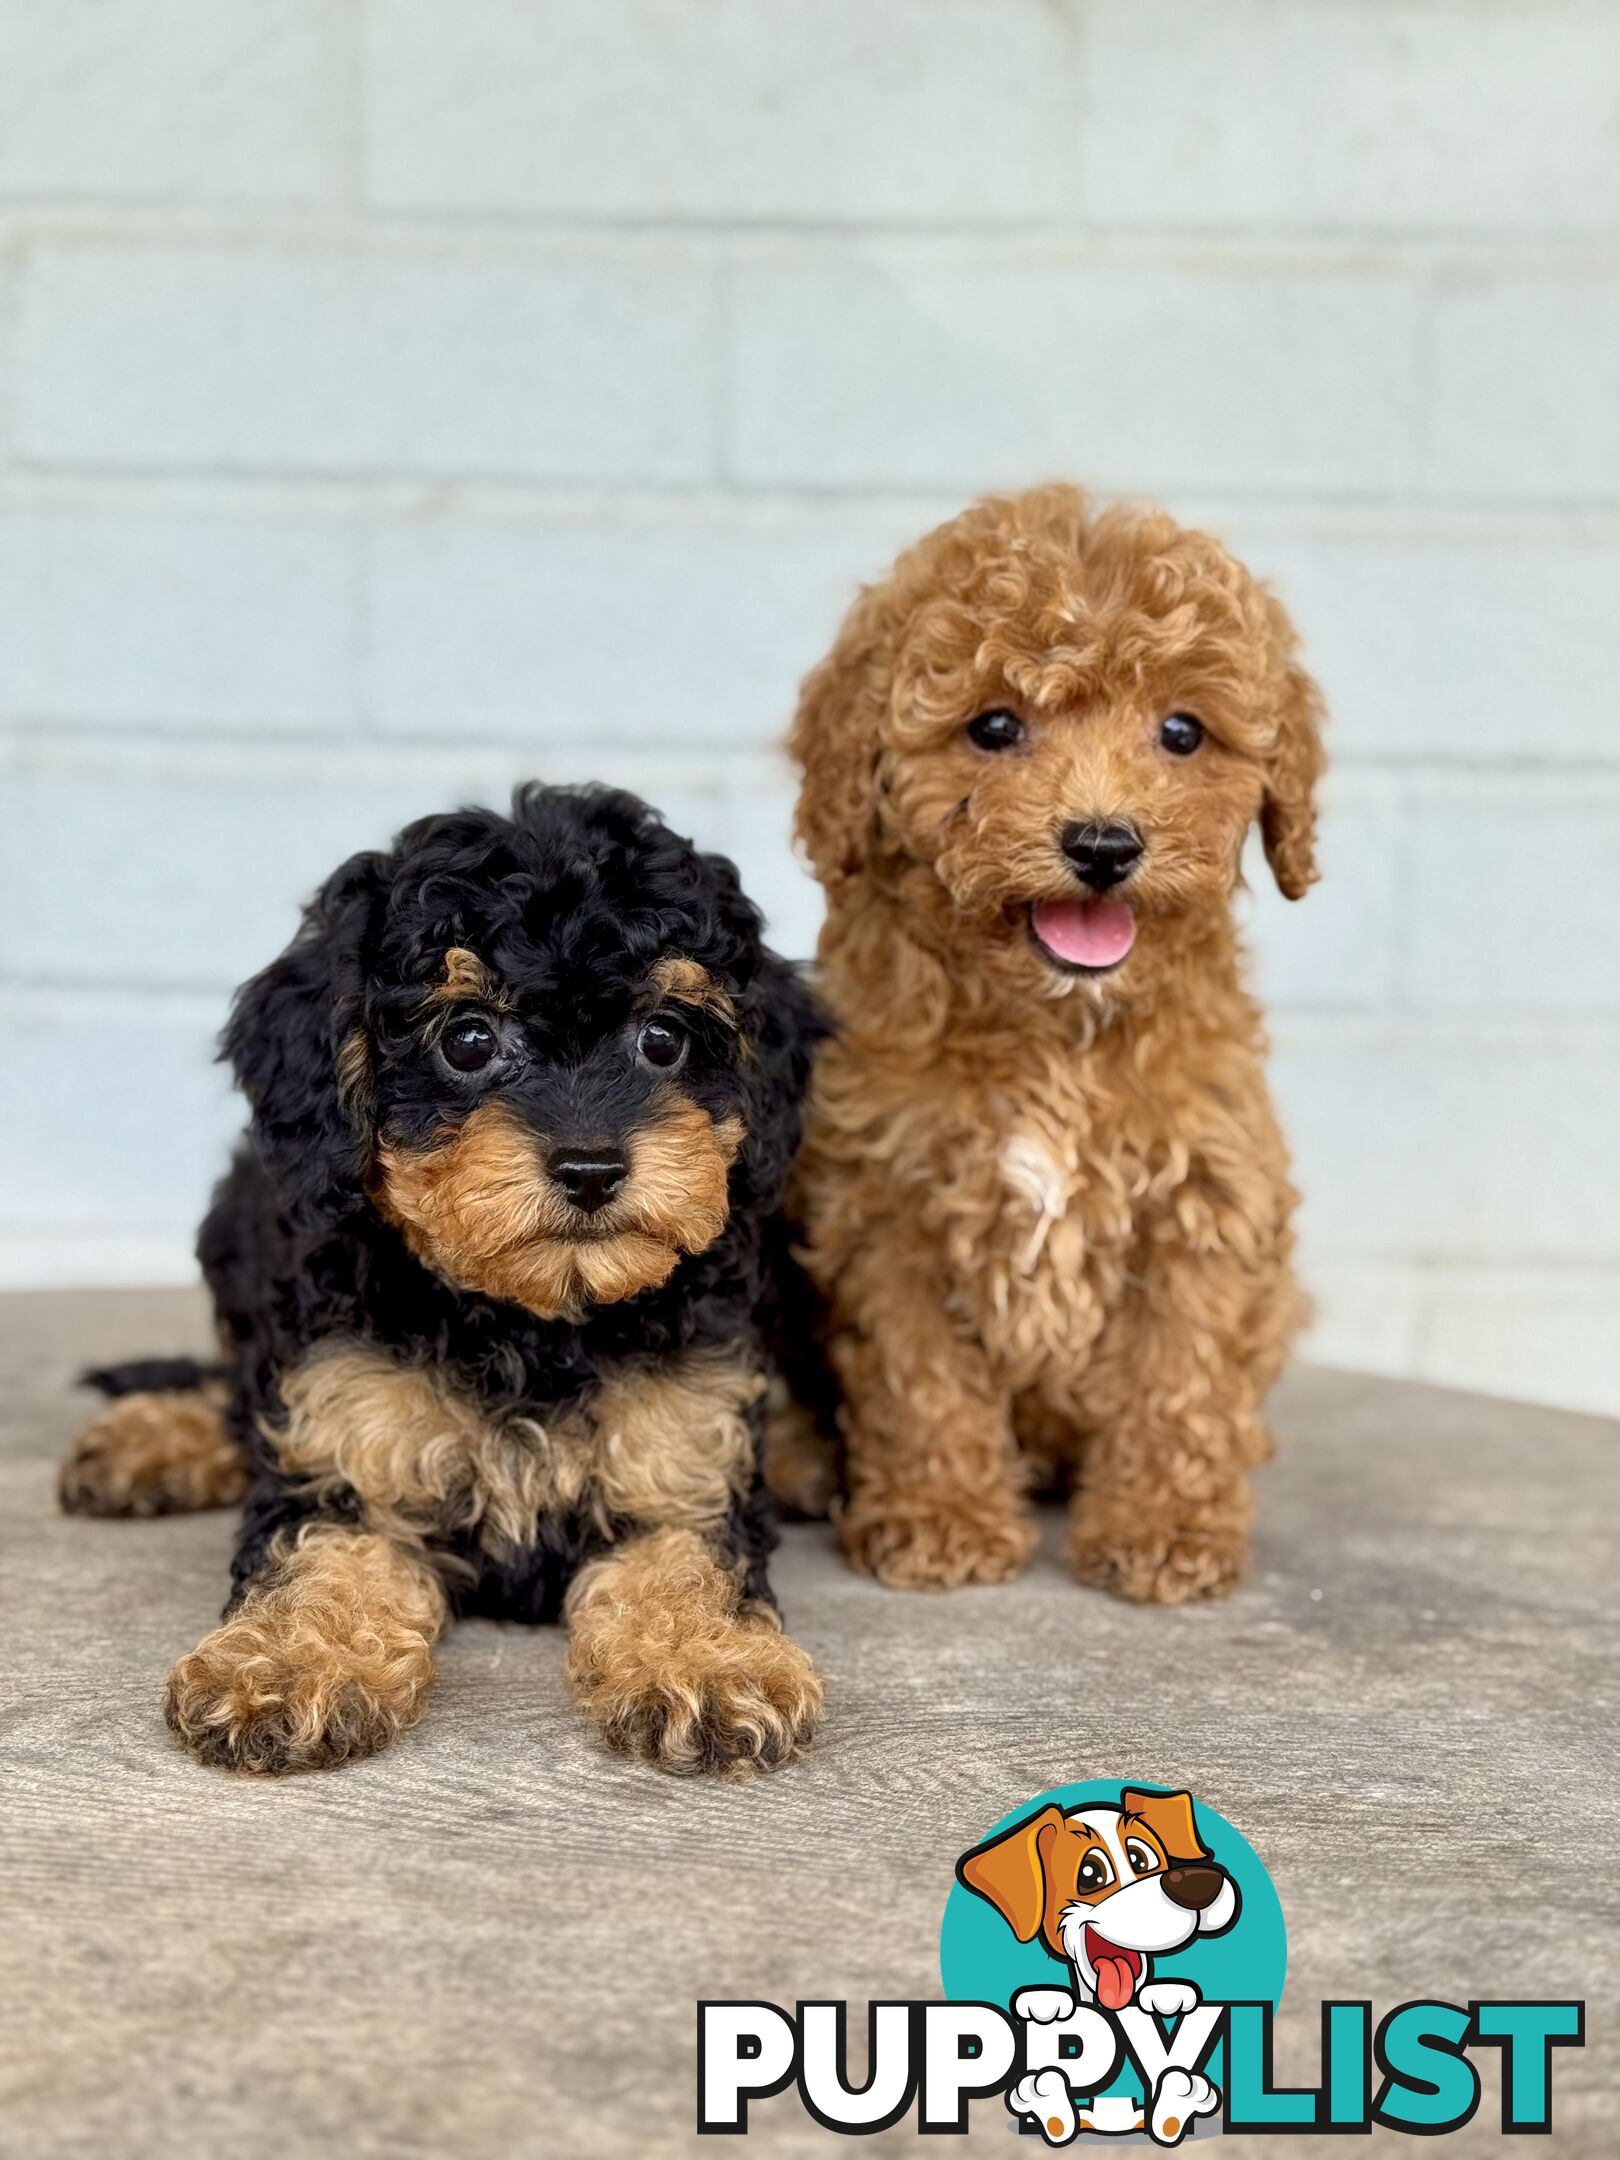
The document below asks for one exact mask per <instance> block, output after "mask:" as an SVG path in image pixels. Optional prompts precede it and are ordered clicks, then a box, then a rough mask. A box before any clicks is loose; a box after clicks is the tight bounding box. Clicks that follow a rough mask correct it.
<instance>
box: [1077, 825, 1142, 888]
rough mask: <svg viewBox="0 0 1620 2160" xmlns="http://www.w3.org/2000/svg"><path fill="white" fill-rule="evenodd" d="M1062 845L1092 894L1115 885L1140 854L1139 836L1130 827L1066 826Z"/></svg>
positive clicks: (1082, 881)
mask: <svg viewBox="0 0 1620 2160" xmlns="http://www.w3.org/2000/svg"><path fill="white" fill-rule="evenodd" d="M1061 844H1062V848H1063V852H1064V854H1065V855H1067V856H1068V858H1069V860H1070V862H1071V863H1073V865H1074V867H1075V871H1076V874H1077V875H1078V877H1079V879H1080V882H1081V883H1082V884H1083V885H1089V886H1090V887H1091V889H1092V891H1093V892H1107V890H1108V888H1109V886H1110V885H1117V884H1118V883H1119V881H1120V879H1121V878H1122V877H1124V876H1125V874H1126V872H1127V871H1128V870H1129V869H1130V868H1131V867H1132V865H1133V864H1134V863H1135V862H1137V861H1138V860H1139V858H1140V856H1141V853H1142V835H1141V834H1140V833H1139V832H1138V831H1137V830H1136V828H1135V827H1134V826H1133V825H1066V826H1065V827H1064V828H1063V839H1062V843H1061Z"/></svg>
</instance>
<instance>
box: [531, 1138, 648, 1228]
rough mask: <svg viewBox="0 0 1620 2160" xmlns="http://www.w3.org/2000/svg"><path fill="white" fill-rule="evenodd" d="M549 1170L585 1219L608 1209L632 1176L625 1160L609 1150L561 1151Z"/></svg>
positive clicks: (564, 1149)
mask: <svg viewBox="0 0 1620 2160" xmlns="http://www.w3.org/2000/svg"><path fill="white" fill-rule="evenodd" d="M546 1168H547V1169H548V1170H549V1171H550V1172H551V1174H552V1176H553V1177H554V1178H555V1179H556V1181H557V1183H558V1184H559V1185H560V1186H561V1187H562V1189H563V1191H564V1192H565V1193H566V1194H567V1195H568V1197H569V1199H570V1200H571V1201H572V1202H573V1203H574V1205H575V1207H577V1208H578V1209H579V1211H580V1213H581V1214H582V1215H594V1214H595V1213H596V1211H597V1209H598V1208H603V1207H606V1206H607V1204H608V1202H609V1201H610V1200H611V1199H612V1198H613V1195H614V1194H615V1193H616V1192H617V1191H618V1189H619V1187H620V1186H621V1185H622V1184H623V1183H624V1181H625V1179H626V1178H627V1177H628V1176H629V1175H630V1165H629V1164H628V1163H627V1162H626V1161H625V1159H624V1157H623V1156H622V1155H615V1154H613V1153H611V1152H610V1151H609V1150H608V1149H606V1148H558V1149H557V1150H556V1152H555V1153H554V1154H553V1155H552V1156H551V1157H550V1159H549V1161H548V1162H547V1164H546Z"/></svg>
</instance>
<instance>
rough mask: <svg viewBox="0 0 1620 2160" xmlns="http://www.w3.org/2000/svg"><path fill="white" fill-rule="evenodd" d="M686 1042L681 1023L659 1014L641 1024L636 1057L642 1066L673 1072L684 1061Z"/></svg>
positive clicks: (684, 1031) (637, 1038) (686, 1038)
mask: <svg viewBox="0 0 1620 2160" xmlns="http://www.w3.org/2000/svg"><path fill="white" fill-rule="evenodd" d="M687 1041H688V1037H687V1033H686V1030H685V1028H683V1027H682V1026H681V1023H680V1022H679V1021H678V1020H671V1019H668V1018H667V1017H666V1016H665V1015H664V1014H663V1013H659V1014H658V1015H657V1016H656V1017H655V1018H653V1019H651V1020H647V1021H644V1022H643V1023H642V1029H641V1033H640V1034H639V1035H638V1036H637V1037H636V1055H637V1057H639V1058H640V1060H641V1062H642V1063H643V1064H644V1065H651V1066H653V1067H654V1068H655V1069H656V1070H657V1071H659V1072H674V1071H675V1070H676V1069H677V1068H678V1067H679V1066H681V1065H682V1064H684V1063H685V1061H686V1045H687Z"/></svg>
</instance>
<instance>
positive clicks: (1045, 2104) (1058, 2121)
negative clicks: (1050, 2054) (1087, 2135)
mask: <svg viewBox="0 0 1620 2160" xmlns="http://www.w3.org/2000/svg"><path fill="white" fill-rule="evenodd" d="M1022 1992H1023V1993H1024V1994H1025V1995H1061V1994H1062V1992H1063V1990H1062V1989H1061V1988H1025V1989H1023V1990H1022ZM1007 2107H1008V2111H1009V2112H1010V2113H1011V2114H1014V2115H1027V2116H1028V2117H1029V2119H1030V2121H1031V2122H1033V2123H1034V2124H1035V2125H1036V2127H1037V2128H1038V2129H1039V2131H1040V2133H1041V2136H1042V2137H1043V2138H1045V2140H1046V2142H1047V2144H1048V2145H1067V2144H1068V2142H1069V2140H1070V2139H1071V2138H1072V2137H1073V2136H1074V2134H1075V2131H1076V2130H1077V2129H1078V2127H1079V2125H1078V2123H1077V2122H1076V2120H1075V2113H1074V2102H1073V2100H1072V2099H1071V2098H1070V2097H1069V2085H1068V2080H1067V2079H1066V2078H1065V2077H1064V2075H1063V2072H1062V2071H1061V2070H1032V2071H1031V2072H1030V2073H1029V2075H1028V2076H1027V2077H1021V2078H1020V2079H1019V2080H1018V2083H1017V2084H1016V2085H1014V2086H1013V2088H1012V2089H1011V2091H1010V2092H1009V2093H1008V2095H1007Z"/></svg>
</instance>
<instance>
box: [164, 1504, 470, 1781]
mask: <svg viewBox="0 0 1620 2160" xmlns="http://www.w3.org/2000/svg"><path fill="white" fill-rule="evenodd" d="M444 1611H445V1606H444V1593H443V1590H442V1588H441V1586H440V1585H439V1582H438V1580H437V1578H436V1577H435V1576H434V1574H433V1572H432V1570H431V1569H430V1568H429V1567H427V1566H426V1565H425V1563H423V1562H422V1561H421V1560H419V1559H417V1558H415V1557H414V1556H412V1555H409V1554H406V1553H401V1552H397V1551H395V1550H394V1549H393V1548H391V1547H390V1546H389V1545H388V1544H387V1542H386V1541H385V1540H384V1539H382V1538H380V1537H376V1536H373V1535H371V1534H369V1533H364V1532H342V1531H329V1532H326V1533H325V1534H321V1535H317V1536H315V1537H312V1538H310V1539H308V1540H307V1542H305V1543H304V1544H303V1545H301V1546H299V1547H297V1548H296V1549H295V1550H294V1551H293V1552H292V1553H291V1554H289V1555H287V1556H286V1557H285V1558H283V1559H281V1560H279V1561H278V1562H277V1563H276V1564H275V1567H274V1568H273V1570H272V1571H271V1573H270V1574H269V1575H268V1576H267V1578H266V1580H265V1582H264V1583H263V1584H262V1585H261V1586H259V1587H256V1588H255V1589H253V1590H250V1591H249V1593H248V1596H247V1598H246V1599H245V1601H244V1602H243V1604H242V1607H241V1609H240V1610H239V1611H238V1612H236V1613H234V1614H233V1615H232V1616H231V1618H230V1619H228V1620H226V1621H225V1622H224V1623H223V1625H222V1626H220V1627H217V1628H215V1630H214V1632H213V1633H212V1634H211V1635H207V1636H205V1637H204V1638H203V1640H202V1641H201V1642H200V1643H199V1644H198V1645H197V1648H196V1649H195V1650H193V1651H192V1652H191V1653H190V1655H189V1656H187V1657H183V1658H182V1659H181V1660H180V1662H179V1664H178V1665H176V1666H175V1668H174V1670H173V1671H172V1672H171V1673H170V1675H169V1681H168V1687H167V1689H166V1691H165V1695H164V1704H163V1710H164V1716H165V1717H166V1718H167V1720H168V1723H169V1726H170V1728H171V1730H172V1731H174V1732H175V1733H177V1734H178V1735H179V1737H180V1738H181V1739H182V1740H183V1741H184V1742H185V1744H186V1746H187V1747H189V1748H190V1749H191V1751H192V1753H193V1754H195V1755H197V1756H198V1757H200V1758H201V1760H202V1761H204V1762H207V1763H213V1764H216V1765H217V1766H219V1767H220V1768H223V1769H228V1770H246V1771H251V1772H254V1773H257V1774H260V1775H265V1774H273V1773H278V1772H282V1771H290V1770H320V1769H326V1768H329V1767H330V1766H332V1765H333V1764H335V1763H342V1762H349V1761H352V1760H355V1759H357V1758H358V1757H360V1756H364V1755H374V1754H375V1753H376V1752H377V1750H378V1749H379V1748H383V1747H386V1746H387V1745H388V1743H389V1742H390V1741H391V1740H393V1739H394V1738H395V1736H396V1735H397V1734H399V1733H401V1732H403V1731H404V1730H405V1729H406V1727H407V1726H410V1725H414V1724H415V1723H416V1720H417V1719H418V1718H419V1717H420V1716H421V1714H422V1710H423V1708H424V1706H425V1704H426V1701H427V1693H428V1689H429V1687H430V1685H431V1684H432V1680H433V1643H434V1640H435V1638H436V1636H437V1635H438V1632H439V1630H440V1628H441V1626H442V1625H443V1620H444Z"/></svg>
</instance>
